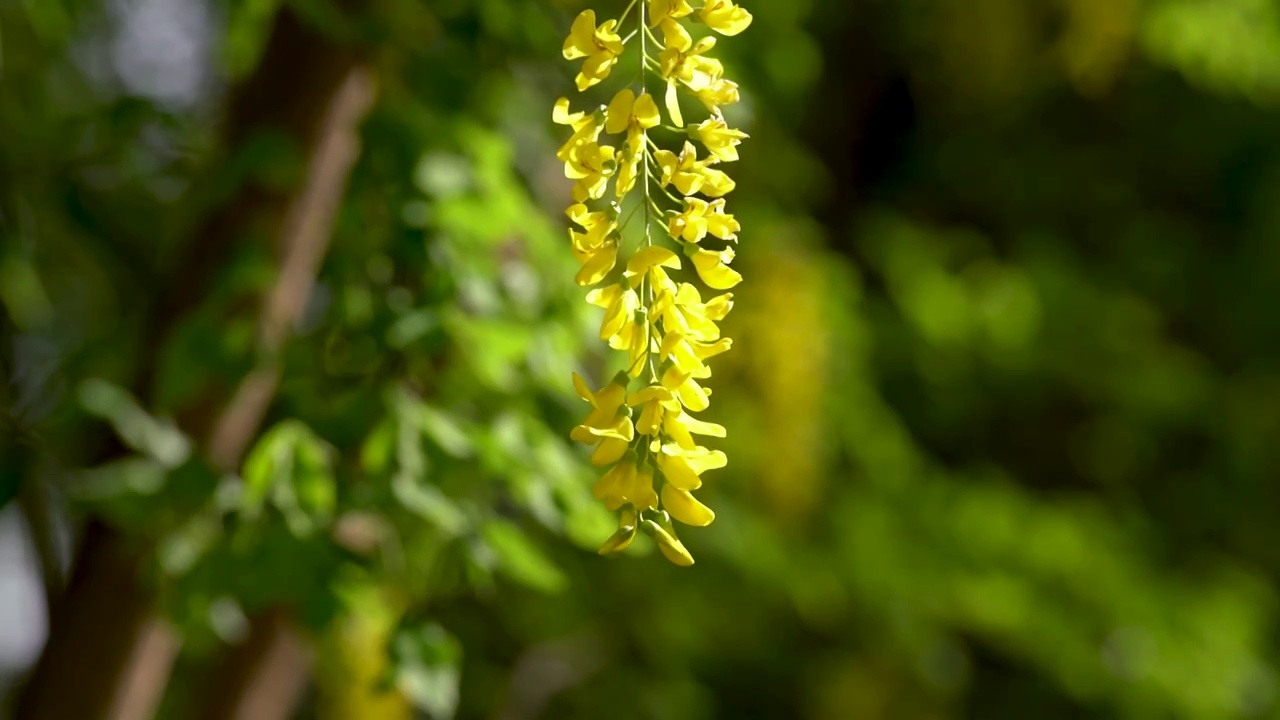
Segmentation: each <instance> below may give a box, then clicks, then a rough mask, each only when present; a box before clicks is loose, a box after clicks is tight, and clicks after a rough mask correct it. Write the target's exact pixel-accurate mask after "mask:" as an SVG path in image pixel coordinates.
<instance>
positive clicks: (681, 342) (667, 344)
mask: <svg viewBox="0 0 1280 720" xmlns="http://www.w3.org/2000/svg"><path fill="white" fill-rule="evenodd" d="M731 347H733V340H731V339H729V338H721V339H720V340H717V341H716V342H714V343H704V342H702V341H700V340H691V339H689V338H688V337H686V336H685V334H684V333H682V332H680V331H678V330H672V331H670V332H668V333H667V334H666V335H664V336H663V338H662V344H661V345H659V347H658V354H659V355H661V356H662V357H663V358H669V359H670V360H671V363H672V364H673V365H674V366H675V367H676V369H677V370H679V371H680V372H682V373H687V374H689V375H690V376H691V377H696V378H705V377H710V376H711V371H710V370H709V369H707V367H706V365H705V364H704V362H703V361H705V360H706V359H707V358H711V357H714V356H716V355H719V354H720V353H722V352H727V351H728V350H729V348H731Z"/></svg>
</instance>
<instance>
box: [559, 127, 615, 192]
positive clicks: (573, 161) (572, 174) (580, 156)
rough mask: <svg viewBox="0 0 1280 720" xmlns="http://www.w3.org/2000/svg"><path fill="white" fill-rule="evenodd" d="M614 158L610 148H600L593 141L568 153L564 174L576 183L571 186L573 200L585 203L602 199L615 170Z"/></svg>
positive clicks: (580, 144) (581, 144)
mask: <svg viewBox="0 0 1280 720" xmlns="http://www.w3.org/2000/svg"><path fill="white" fill-rule="evenodd" d="M615 157H616V156H615V152H614V149H613V148H612V147H610V146H608V145H604V146H601V145H599V144H597V143H596V142H594V141H592V142H583V143H579V144H578V145H577V147H574V148H572V149H571V150H570V151H569V159H568V161H566V162H565V166H564V174H565V177H567V178H569V179H570V180H577V181H578V182H577V184H575V185H574V186H573V199H574V200H576V201H578V202H585V201H586V200H599V199H600V198H602V197H604V191H605V188H606V187H607V186H608V184H609V176H610V175H613V171H614V170H615V169H616V168H615V165H616V163H615Z"/></svg>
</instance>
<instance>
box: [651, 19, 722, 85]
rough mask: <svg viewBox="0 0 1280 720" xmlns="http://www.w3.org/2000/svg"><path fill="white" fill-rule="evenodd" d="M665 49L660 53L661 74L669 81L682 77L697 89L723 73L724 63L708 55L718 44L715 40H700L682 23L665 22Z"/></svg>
mask: <svg viewBox="0 0 1280 720" xmlns="http://www.w3.org/2000/svg"><path fill="white" fill-rule="evenodd" d="M662 33H663V38H662V40H663V42H662V44H663V48H662V51H661V52H659V53H658V73H659V74H660V75H661V76H662V77H663V78H664V79H667V80H672V79H675V80H679V81H681V82H683V83H684V84H685V85H688V86H689V88H690V89H691V90H694V91H695V92H696V91H697V90H698V89H699V88H704V87H707V86H709V85H711V84H712V83H713V82H714V81H715V80H716V79H718V78H721V77H723V76H724V65H722V64H721V63H720V61H719V60H716V59H715V58H709V57H705V54H706V53H707V52H709V51H710V50H711V48H713V47H715V46H716V39H715V38H713V37H704V38H702V39H700V40H698V42H696V43H695V42H694V41H693V37H691V36H690V35H689V32H688V31H687V30H685V29H684V27H683V26H681V25H680V24H679V23H677V22H674V21H668V22H664V23H663V24H662Z"/></svg>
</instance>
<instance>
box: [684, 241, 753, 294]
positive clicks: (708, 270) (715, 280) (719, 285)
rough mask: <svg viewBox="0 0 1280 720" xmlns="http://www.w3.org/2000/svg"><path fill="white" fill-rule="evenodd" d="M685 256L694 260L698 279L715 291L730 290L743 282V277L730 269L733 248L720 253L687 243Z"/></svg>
mask: <svg viewBox="0 0 1280 720" xmlns="http://www.w3.org/2000/svg"><path fill="white" fill-rule="evenodd" d="M684 254H685V255H688V256H689V258H690V259H692V260H693V267H694V269H695V270H697V271H698V277H700V278H702V282H704V283H706V284H707V287H709V288H712V289H715V290H728V289H729V288H731V287H733V286H735V285H737V284H738V283H740V282H742V275H740V274H738V271H737V270H734V269H733V268H731V267H729V263H731V262H733V255H734V253H733V248H725V249H724V250H721V251H720V252H711V251H710V250H703V249H702V248H700V247H698V246H697V245H694V244H693V243H685V246H684Z"/></svg>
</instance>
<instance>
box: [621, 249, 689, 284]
mask: <svg viewBox="0 0 1280 720" xmlns="http://www.w3.org/2000/svg"><path fill="white" fill-rule="evenodd" d="M662 268H671V269H672V270H679V269H680V256H679V255H676V254H675V253H673V252H671V251H670V250H668V249H667V248H664V247H662V246H660V245H650V246H648V247H645V248H641V249H640V250H639V251H638V252H636V254H635V255H632V256H631V259H630V260H628V261H627V270H626V272H624V273H623V277H626V278H628V279H629V280H630V281H631V287H639V286H640V281H641V280H643V279H644V278H645V276H646V275H647V276H648V278H649V283H650V284H651V285H652V286H653V288H654V290H655V291H658V290H662V289H665V288H672V287H675V283H673V282H671V279H670V277H668V275H667V273H666V271H665V270H663V269H662Z"/></svg>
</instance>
